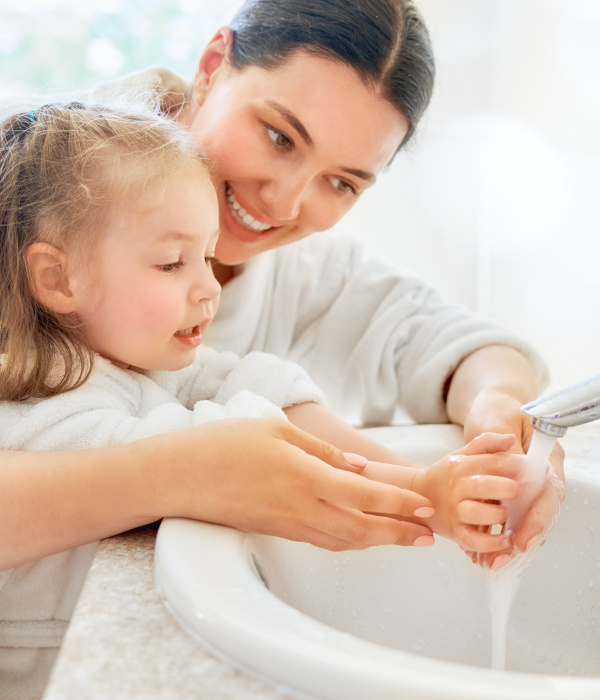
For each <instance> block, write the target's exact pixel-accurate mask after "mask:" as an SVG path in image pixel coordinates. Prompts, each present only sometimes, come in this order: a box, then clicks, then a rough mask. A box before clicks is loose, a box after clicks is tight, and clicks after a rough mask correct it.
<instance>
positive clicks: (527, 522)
mask: <svg viewBox="0 0 600 700" xmlns="http://www.w3.org/2000/svg"><path fill="white" fill-rule="evenodd" d="M565 491H566V488H565V483H564V481H563V480H562V478H561V477H560V476H558V475H557V474H556V473H555V472H554V471H553V470H551V471H550V473H549V475H548V479H547V481H546V486H545V488H544V490H543V491H542V493H541V494H540V495H539V496H538V497H537V498H536V499H535V501H534V502H533V503H532V505H531V507H530V508H529V510H528V511H527V513H526V514H525V515H524V516H523V519H522V520H521V523H520V524H519V527H518V530H517V532H516V533H515V546H516V548H517V549H518V550H519V551H521V552H525V551H527V550H528V549H530V548H531V547H532V546H533V545H534V544H535V543H536V542H537V541H539V540H543V539H545V537H546V535H547V534H548V532H550V530H551V529H552V527H553V526H554V523H555V521H556V518H557V517H558V514H559V512H560V506H561V503H562V501H563V500H564V497H565Z"/></svg>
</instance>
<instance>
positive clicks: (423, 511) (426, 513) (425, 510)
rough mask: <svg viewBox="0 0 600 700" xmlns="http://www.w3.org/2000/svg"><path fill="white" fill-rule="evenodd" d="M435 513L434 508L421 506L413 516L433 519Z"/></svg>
mask: <svg viewBox="0 0 600 700" xmlns="http://www.w3.org/2000/svg"><path fill="white" fill-rule="evenodd" d="M434 513H435V509H434V508H430V507H429V506H421V507H420V508H417V510H415V512H414V513H413V515H416V516H417V518H431V516H432V515H433V514H434Z"/></svg>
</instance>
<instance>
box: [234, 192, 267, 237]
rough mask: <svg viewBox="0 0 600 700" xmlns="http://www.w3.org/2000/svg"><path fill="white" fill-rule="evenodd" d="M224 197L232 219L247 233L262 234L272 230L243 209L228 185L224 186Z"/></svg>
mask: <svg viewBox="0 0 600 700" xmlns="http://www.w3.org/2000/svg"><path fill="white" fill-rule="evenodd" d="M225 197H226V198H227V205H228V207H229V211H230V212H231V214H232V216H233V218H234V219H235V220H236V221H237V222H238V224H240V226H243V227H244V228H246V229H248V230H249V231H253V232H254V233H263V232H264V231H267V230H268V229H270V228H273V227H272V226H271V224H265V223H263V222H262V221H259V220H258V219H256V218H254V217H253V216H252V214H250V213H249V212H248V211H246V209H244V207H243V206H242V205H241V204H240V203H239V202H238V201H237V199H236V197H235V194H234V193H233V189H232V188H231V186H230V185H226V186H225Z"/></svg>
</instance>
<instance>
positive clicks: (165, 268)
mask: <svg viewBox="0 0 600 700" xmlns="http://www.w3.org/2000/svg"><path fill="white" fill-rule="evenodd" d="M182 265H183V262H182V261H181V260H177V262H172V263H166V264H165V265H157V266H156V268H157V270H160V271H161V272H167V273H169V272H176V271H177V270H179V268H180V267H181V266H182Z"/></svg>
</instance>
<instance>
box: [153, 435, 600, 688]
mask: <svg viewBox="0 0 600 700" xmlns="http://www.w3.org/2000/svg"><path fill="white" fill-rule="evenodd" d="M369 432H370V433H371V435H372V436H374V437H376V439H378V440H380V441H381V442H384V443H385V444H387V445H389V446H390V447H392V449H396V450H397V451H398V452H400V453H402V454H405V455H406V456H407V457H409V458H413V459H415V460H417V461H421V462H423V463H429V462H431V461H433V460H435V459H436V458H437V457H439V456H441V455H442V454H444V453H447V452H449V451H451V450H453V449H455V448H457V447H458V446H459V445H460V444H461V442H460V432H459V430H458V429H457V428H455V427H453V426H407V427H403V428H378V429H374V430H370V431H369ZM563 445H564V447H565V450H566V451H567V460H566V466H567V475H568V476H567V481H568V493H567V498H566V501H565V504H564V506H563V512H562V514H561V517H560V518H559V520H558V522H557V524H556V527H555V528H554V531H553V532H552V533H551V535H550V536H549V538H548V540H547V542H546V544H545V545H544V547H543V548H542V549H541V551H540V553H539V555H538V557H537V558H536V559H535V560H534V562H533V564H532V565H531V566H530V567H529V569H527V571H526V572H525V574H524V576H523V579H522V583H521V586H520V588H519V591H518V593H517V598H516V600H515V604H514V606H513V610H512V614H511V617H510V622H509V636H508V648H507V671H506V672H500V671H492V670H490V668H489V666H490V659H491V634H490V612H489V605H488V602H487V590H486V584H485V574H484V573H483V572H482V571H481V570H480V569H479V568H478V567H476V566H474V565H473V564H472V563H471V562H470V560H469V559H468V558H467V557H466V556H465V554H464V553H462V552H461V551H460V549H459V548H458V547H457V546H456V545H455V544H453V543H450V542H447V541H445V540H443V539H440V538H438V541H437V543H436V545H435V546H434V547H431V548H428V549H418V548H411V547H391V546H390V547H376V548H371V549H368V550H365V551H362V552H349V553H342V554H335V553H331V552H326V551H324V550H320V549H317V548H315V547H312V546H310V545H306V544H302V543H295V542H289V541H286V540H282V539H279V538H275V537H266V536H258V535H246V534H244V533H241V532H238V531H237V530H232V529H229V528H225V527H221V526H217V525H210V524H206V523H199V522H195V521H191V520H183V519H171V520H165V521H164V522H163V523H162V525H161V527H160V530H159V533H158V539H157V544H156V581H157V584H158V587H159V589H160V591H161V593H162V594H163V597H164V599H165V603H166V605H167V607H168V608H169V609H170V610H171V612H172V613H173V615H174V616H175V618H176V619H177V620H178V621H179V622H180V623H181V624H182V626H183V627H185V628H186V629H187V630H188V631H189V632H190V633H191V634H192V635H194V636H196V637H199V638H202V639H204V640H207V641H208V642H210V643H212V644H213V645H214V646H215V647H217V648H218V649H219V650H221V651H222V652H224V653H225V654H226V655H227V656H228V657H230V658H231V659H232V660H233V661H234V662H237V663H241V664H242V665H245V666H247V667H249V668H251V669H253V670H254V671H256V672H258V673H259V674H263V675H266V676H269V677H270V678H272V679H273V680H275V681H278V682H281V683H283V684H285V685H287V686H288V687H290V688H295V689H298V690H301V691H304V692H305V693H307V694H309V695H311V696H315V697H319V698H326V699H328V700H384V699H385V700H391V699H392V698H402V699H405V700H421V699H422V700H425V699H427V700H434V699H435V700H442V699H451V698H452V699H455V700H469V699H473V700H483V699H486V698H496V699H498V700H507V699H508V698H527V699H528V700H529V699H530V700H534V699H539V700H554V699H558V698H564V700H576V699H580V698H588V699H590V700H592V699H593V700H598V699H599V698H600V520H599V514H600V433H598V432H595V433H594V432H587V431H586V430H585V429H571V430H570V431H569V433H568V434H567V436H566V438H565V439H564V440H563ZM597 528H598V529H597Z"/></svg>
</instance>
